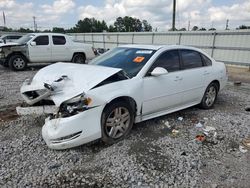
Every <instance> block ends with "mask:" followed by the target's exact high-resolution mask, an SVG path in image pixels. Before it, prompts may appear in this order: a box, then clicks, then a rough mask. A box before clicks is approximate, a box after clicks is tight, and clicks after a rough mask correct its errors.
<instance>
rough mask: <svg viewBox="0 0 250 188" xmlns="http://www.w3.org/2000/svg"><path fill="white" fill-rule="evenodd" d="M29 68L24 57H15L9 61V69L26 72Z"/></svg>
mask: <svg viewBox="0 0 250 188" xmlns="http://www.w3.org/2000/svg"><path fill="white" fill-rule="evenodd" d="M26 66H27V59H26V58H25V57H24V56H23V55H19V54H17V55H13V56H11V57H10V59H9V67H10V68H11V69H12V70H15V71H21V70H24V69H25V68H26Z"/></svg>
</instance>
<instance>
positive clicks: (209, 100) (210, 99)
mask: <svg viewBox="0 0 250 188" xmlns="http://www.w3.org/2000/svg"><path fill="white" fill-rule="evenodd" d="M218 90H219V89H218V85H217V84H216V83H214V82H213V83H211V84H209V85H208V87H207V89H206V91H205V93H204V95H203V98H202V100H201V103H200V107H201V108H203V109H210V108H212V107H213V106H214V103H215V101H216V99H217V95H218Z"/></svg>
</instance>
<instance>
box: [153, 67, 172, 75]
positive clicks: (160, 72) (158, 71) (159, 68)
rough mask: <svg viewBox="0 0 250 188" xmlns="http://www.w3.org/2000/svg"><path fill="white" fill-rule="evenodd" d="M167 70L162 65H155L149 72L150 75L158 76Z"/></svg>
mask: <svg viewBox="0 0 250 188" xmlns="http://www.w3.org/2000/svg"><path fill="white" fill-rule="evenodd" d="M167 73H168V71H167V70H166V69H164V68H162V67H155V68H154V70H153V71H152V72H151V75H152V76H160V75H164V74H167Z"/></svg>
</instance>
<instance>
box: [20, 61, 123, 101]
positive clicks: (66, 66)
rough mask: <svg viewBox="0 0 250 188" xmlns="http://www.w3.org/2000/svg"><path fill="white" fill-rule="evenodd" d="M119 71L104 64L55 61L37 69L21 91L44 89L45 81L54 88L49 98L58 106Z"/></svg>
mask: <svg viewBox="0 0 250 188" xmlns="http://www.w3.org/2000/svg"><path fill="white" fill-rule="evenodd" d="M119 71H121V69H118V68H111V67H104V66H96V65H86V64H74V63H61V62H60V63H55V64H52V65H49V66H47V67H45V68H43V69H41V70H39V71H38V72H37V74H36V75H35V76H34V77H33V79H32V81H31V83H30V84H25V83H24V85H23V86H22V87H21V93H22V94H23V93H25V92H26V91H35V90H41V89H45V87H44V83H46V84H49V85H51V86H52V88H53V89H54V91H52V92H51V96H50V98H51V99H52V100H53V101H54V103H55V104H56V106H60V104H61V103H62V102H64V101H66V100H68V99H71V98H72V97H75V96H77V95H79V94H81V93H83V92H84V93H86V92H87V91H88V90H90V89H91V88H93V87H94V86H96V85H97V84H99V83H100V82H102V81H103V80H105V79H106V78H108V77H110V76H112V75H114V74H116V73H117V72H119ZM60 78H61V79H60Z"/></svg>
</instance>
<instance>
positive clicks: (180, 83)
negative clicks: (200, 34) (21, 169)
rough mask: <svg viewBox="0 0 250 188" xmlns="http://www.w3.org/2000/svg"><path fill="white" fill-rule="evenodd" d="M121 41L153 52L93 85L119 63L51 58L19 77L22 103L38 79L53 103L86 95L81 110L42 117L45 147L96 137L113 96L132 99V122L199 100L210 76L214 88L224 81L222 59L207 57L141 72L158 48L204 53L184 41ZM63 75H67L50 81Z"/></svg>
mask: <svg viewBox="0 0 250 188" xmlns="http://www.w3.org/2000/svg"><path fill="white" fill-rule="evenodd" d="M123 47H125V48H140V49H148V50H156V52H155V53H154V55H153V56H152V57H151V58H150V59H149V60H148V61H147V63H146V64H145V65H144V67H143V68H142V69H141V70H140V71H139V73H138V74H137V75H136V76H134V77H133V78H130V79H125V80H122V81H117V82H113V83H109V84H106V85H102V86H99V87H95V86H96V85H98V84H99V83H101V82H102V81H103V80H105V79H106V78H109V77H110V76H112V75H114V74H117V73H119V72H120V71H121V69H117V68H110V67H104V66H96V65H77V64H67V63H57V64H53V65H50V66H47V67H45V68H43V69H41V70H40V71H38V73H37V74H36V75H35V76H34V78H33V80H32V81H26V82H24V85H23V86H22V87H21V94H22V96H23V97H24V99H25V100H26V102H27V103H30V101H32V99H30V98H29V97H27V96H26V95H27V92H28V91H38V90H44V89H45V87H44V83H48V84H49V85H50V86H52V88H53V89H54V91H50V95H49V96H46V99H49V100H52V101H53V102H54V103H55V106H56V107H58V108H59V109H60V108H61V107H62V105H63V104H65V105H66V106H67V104H68V103H69V101H72V100H76V99H74V97H77V96H79V94H82V96H81V97H84V99H91V102H90V103H89V104H88V105H87V108H86V110H84V111H82V112H79V113H78V114H76V115H72V116H70V117H60V113H59V114H57V115H56V116H54V117H53V118H50V117H49V118H48V119H46V122H45V125H44V126H43V128H42V136H43V138H44V140H45V142H46V144H47V145H48V147H50V148H52V149H65V148H71V147H75V146H78V145H82V144H84V143H88V142H91V141H93V140H96V139H99V138H101V136H102V133H101V116H102V112H103V109H104V108H105V106H106V105H107V104H108V103H110V102H111V101H113V100H114V99H116V98H118V97H124V96H125V97H130V98H132V99H133V100H134V101H135V103H136V106H137V110H136V112H135V114H136V117H135V123H137V122H141V121H144V120H147V119H151V118H154V117H158V116H161V115H164V114H167V113H171V112H174V111H178V110H181V109H184V108H187V107H190V106H193V105H196V104H199V103H200V102H201V100H202V97H203V95H204V93H205V90H206V88H207V86H208V85H209V84H210V83H211V82H213V81H215V80H216V81H218V82H219V84H220V89H222V88H223V87H224V86H225V84H226V82H227V76H226V69H225V65H224V64H223V63H220V62H216V61H215V60H213V59H212V58H211V61H212V65H211V66H205V67H200V68H194V69H190V70H179V71H176V72H169V73H167V71H166V72H165V74H163V75H160V76H148V77H147V76H145V74H146V73H147V71H148V69H149V68H150V67H151V65H152V64H153V63H154V61H155V60H156V58H157V57H158V56H159V55H160V54H161V53H162V52H165V51H168V50H172V49H190V50H195V51H198V52H200V53H202V54H204V55H206V54H205V53H204V52H203V51H201V50H199V49H196V48H191V47H185V46H153V45H126V46H123ZM157 72H158V73H160V72H161V71H159V70H158V71H157ZM64 75H65V76H67V77H66V78H65V77H64V78H63V79H61V81H59V82H55V80H58V79H59V78H62V76H64ZM163 86H164V87H163ZM47 90H48V89H47ZM77 100H78V99H77Z"/></svg>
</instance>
